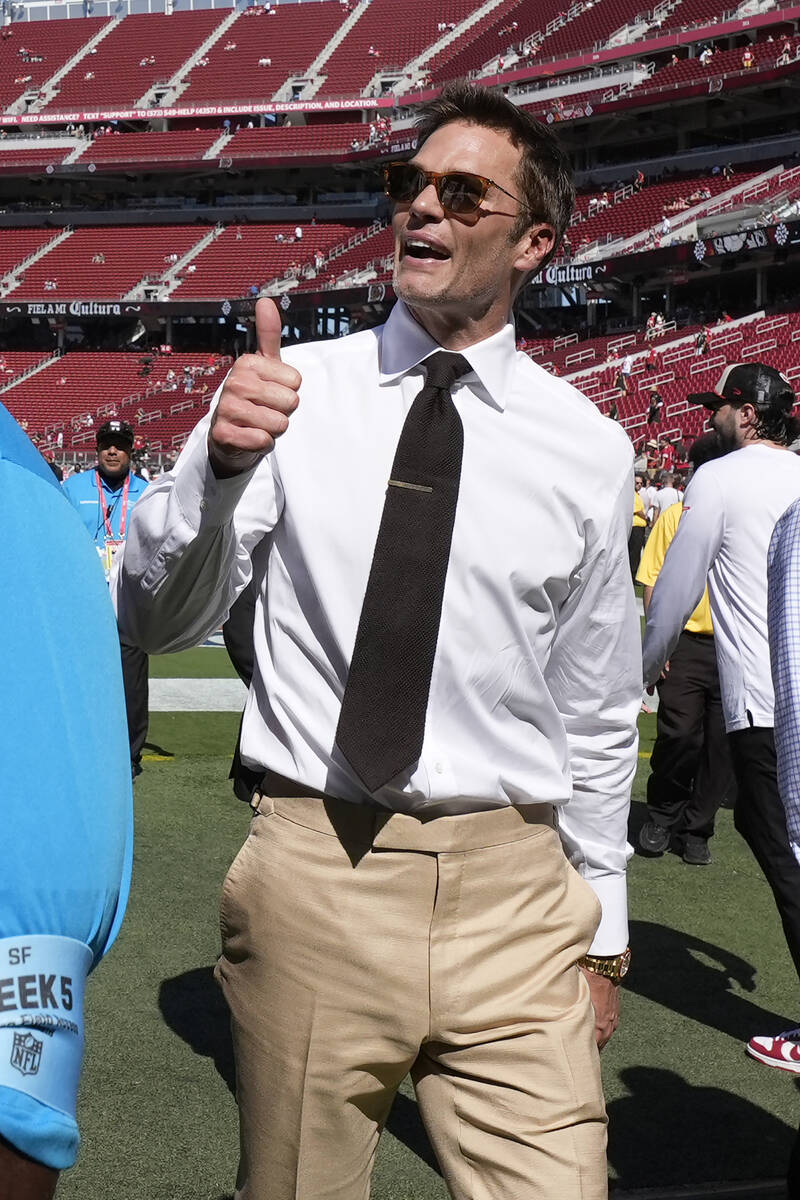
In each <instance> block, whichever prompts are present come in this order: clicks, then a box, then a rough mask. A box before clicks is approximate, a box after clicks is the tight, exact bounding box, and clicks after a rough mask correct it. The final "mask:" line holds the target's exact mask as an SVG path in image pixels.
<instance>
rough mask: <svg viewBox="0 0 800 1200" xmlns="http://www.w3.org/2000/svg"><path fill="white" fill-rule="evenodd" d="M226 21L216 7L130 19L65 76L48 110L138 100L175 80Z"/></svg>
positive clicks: (122, 105) (120, 104)
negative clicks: (179, 69) (153, 88)
mask: <svg viewBox="0 0 800 1200" xmlns="http://www.w3.org/2000/svg"><path fill="white" fill-rule="evenodd" d="M222 19H223V15H222V13H220V12H218V11H215V10H214V9H197V10H195V11H193V12H173V13H172V14H171V15H170V16H166V15H164V14H162V13H138V14H135V15H133V16H126V17H124V18H123V19H122V20H121V21H119V23H118V24H117V25H116V27H115V28H114V29H112V31H111V32H110V33H109V34H108V35H107V36H106V37H104V38H103V40H102V41H101V42H100V43H99V45H98V46H97V50H96V53H94V54H89V55H86V56H85V57H84V58H82V59H81V60H80V62H78V63H77V65H76V66H75V67H73V69H72V70H71V71H70V72H69V73H68V74H67V75H65V76H64V78H63V79H62V80H61V82H60V84H59V91H58V95H57V96H56V97H55V98H54V99H53V100H52V101H51V102H50V104H48V105H47V106H46V107H47V111H48V112H69V111H70V109H73V108H76V107H80V108H84V109H93V108H98V107H99V106H102V105H104V104H106V105H110V106H111V107H113V108H125V107H128V106H130V105H132V104H134V103H135V102H136V101H137V100H139V99H140V98H141V97H142V96H143V95H144V93H145V92H147V90H148V89H149V88H150V87H151V86H152V85H153V84H154V83H160V82H166V81H167V80H168V79H170V78H171V77H172V76H173V75H174V74H175V72H176V71H177V70H178V68H179V67H181V66H183V64H184V63H185V62H186V60H187V59H188V58H189V57H190V55H191V54H192V53H193V52H194V51H195V50H196V49H197V48H198V47H199V46H200V45H201V43H202V42H203V41H204V40H205V38H207V37H208V35H209V34H210V33H211V31H212V29H214V28H215V27H216V26H217V25H219V24H220V23H221V21H222ZM82 23H83V22H81V21H67V22H66V24H68V25H78V26H80V25H81V24H82ZM31 24H33V22H31ZM37 24H44V22H37ZM151 59H152V60H154V61H152V62H151V61H150V60H151ZM50 73H51V74H52V72H50ZM87 75H91V76H92V78H87Z"/></svg>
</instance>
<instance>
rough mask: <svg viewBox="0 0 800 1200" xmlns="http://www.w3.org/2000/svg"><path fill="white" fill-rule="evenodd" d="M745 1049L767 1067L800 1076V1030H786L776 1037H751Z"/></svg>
mask: <svg viewBox="0 0 800 1200" xmlns="http://www.w3.org/2000/svg"><path fill="white" fill-rule="evenodd" d="M745 1049H746V1050H747V1053H748V1054H749V1055H751V1057H752V1058H757V1059H758V1061H759V1062H763V1063H766V1065H767V1066H768V1067H777V1068H778V1070H779V1071H794V1073H795V1074H796V1075H800V1029H787V1030H786V1032H785V1033H779V1034H778V1036H777V1037H752V1038H750V1041H749V1042H748V1043H747V1046H746V1047H745Z"/></svg>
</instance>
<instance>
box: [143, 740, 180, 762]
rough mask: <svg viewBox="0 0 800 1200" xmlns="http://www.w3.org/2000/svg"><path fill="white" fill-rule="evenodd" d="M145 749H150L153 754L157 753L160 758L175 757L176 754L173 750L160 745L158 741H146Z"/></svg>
mask: <svg viewBox="0 0 800 1200" xmlns="http://www.w3.org/2000/svg"><path fill="white" fill-rule="evenodd" d="M142 749H143V750H148V751H149V752H150V753H151V754H157V755H158V756H159V758H174V757H175V755H174V754H173V753H172V751H171V750H165V749H164V747H163V746H159V745H157V744H156V742H145V744H144V746H143V747H142Z"/></svg>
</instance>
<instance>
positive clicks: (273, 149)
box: [222, 121, 369, 162]
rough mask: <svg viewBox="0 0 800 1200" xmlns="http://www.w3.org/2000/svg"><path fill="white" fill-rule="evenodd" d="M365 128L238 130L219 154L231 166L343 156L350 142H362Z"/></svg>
mask: <svg viewBox="0 0 800 1200" xmlns="http://www.w3.org/2000/svg"><path fill="white" fill-rule="evenodd" d="M368 134H369V127H368V126H367V125H364V124H362V123H361V122H356V121H347V122H343V123H341V124H335V125H334V124H325V125H280V126H267V127H266V128H265V129H240V130H239V132H238V133H236V134H234V136H233V137H232V138H231V140H230V141H229V142H228V144H227V145H226V146H225V148H224V150H223V151H222V153H223V154H224V156H225V158H230V159H231V160H232V161H233V162H236V161H237V160H242V159H251V160H255V161H262V162H269V160H270V159H280V158H283V157H286V158H293V157H306V156H309V155H318V154H319V155H324V154H345V153H347V151H349V150H350V149H351V148H352V142H353V141H359V142H361V141H364V140H366V138H367V137H368Z"/></svg>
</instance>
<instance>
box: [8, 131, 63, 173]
mask: <svg viewBox="0 0 800 1200" xmlns="http://www.w3.org/2000/svg"><path fill="white" fill-rule="evenodd" d="M18 140H20V139H14V138H10V139H9V140H8V141H4V142H0V170H3V169H4V168H5V169H8V168H9V167H48V166H49V165H50V164H51V163H53V164H57V163H61V162H63V161H64V158H65V157H66V155H67V154H68V153H69V151H70V150H71V149H72V146H71V145H66V144H65V143H64V142H61V143H58V142H54V141H52V140H51V139H48V138H42V140H41V141H40V142H39V144H38V145H37V146H20V147H18V146H17V141H18Z"/></svg>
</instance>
